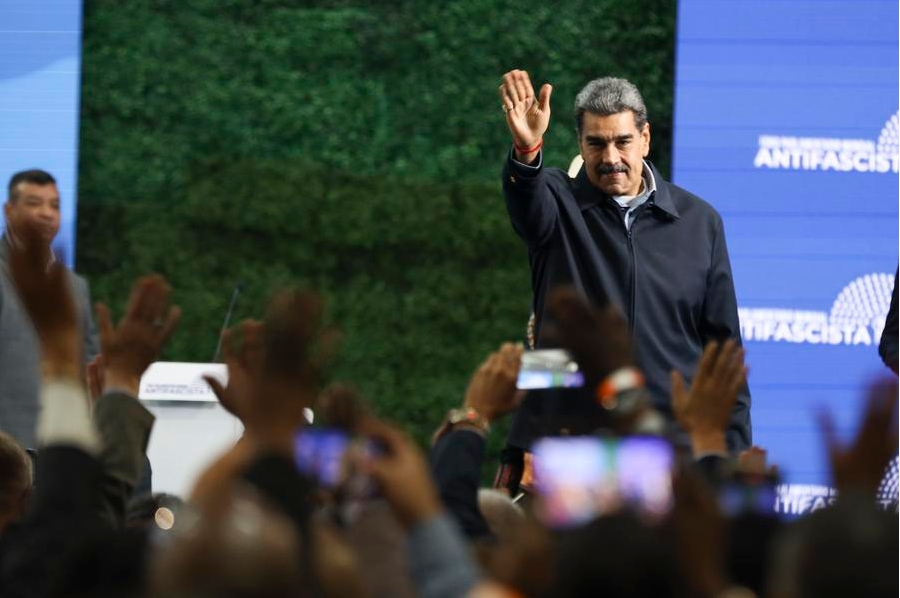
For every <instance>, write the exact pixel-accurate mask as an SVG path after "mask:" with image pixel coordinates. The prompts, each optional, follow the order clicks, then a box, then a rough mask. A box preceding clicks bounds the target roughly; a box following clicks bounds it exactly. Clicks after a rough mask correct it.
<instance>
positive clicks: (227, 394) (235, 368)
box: [203, 320, 264, 421]
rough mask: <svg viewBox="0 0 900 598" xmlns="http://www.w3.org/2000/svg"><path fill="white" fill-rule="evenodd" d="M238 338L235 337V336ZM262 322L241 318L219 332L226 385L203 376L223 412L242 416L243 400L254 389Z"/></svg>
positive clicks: (257, 379)
mask: <svg viewBox="0 0 900 598" xmlns="http://www.w3.org/2000/svg"><path fill="white" fill-rule="evenodd" d="M238 336H239V337H240V340H237V339H236V337H238ZM262 336H263V325H262V322H259V321H256V320H244V321H243V322H241V323H240V324H238V325H237V326H235V327H234V328H231V329H229V330H226V331H225V332H224V333H223V334H222V355H223V357H224V358H225V366H226V367H227V368H228V385H227V386H224V385H222V383H221V382H219V380H218V379H216V378H215V377H213V376H204V377H203V379H204V380H205V381H206V383H207V384H209V386H210V388H212V391H213V392H214V393H215V395H216V397H218V399H219V403H220V404H221V405H222V407H223V408H225V410H226V411H228V412H229V413H231V414H232V415H234V416H235V417H237V418H238V419H240V420H242V421H243V419H244V416H245V414H246V409H247V403H248V402H249V401H252V400H253V399H252V395H253V393H255V392H257V388H258V384H259V382H260V378H261V376H262V370H263V358H264V351H263V340H262Z"/></svg>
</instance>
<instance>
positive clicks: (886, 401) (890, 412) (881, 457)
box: [819, 379, 898, 495]
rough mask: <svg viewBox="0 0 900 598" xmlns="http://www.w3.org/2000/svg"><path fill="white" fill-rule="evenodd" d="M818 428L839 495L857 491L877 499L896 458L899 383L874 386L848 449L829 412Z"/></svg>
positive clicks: (823, 416) (870, 389) (880, 383)
mask: <svg viewBox="0 0 900 598" xmlns="http://www.w3.org/2000/svg"><path fill="white" fill-rule="evenodd" d="M819 426H820V428H821V430H822V435H823V436H824V438H825V444H826V447H827V449H828V456H829V459H830V461H831V476H832V479H833V481H834V485H835V486H836V487H837V489H838V492H839V493H844V492H847V491H850V490H855V491H859V492H864V493H866V494H872V495H874V493H875V491H876V490H877V489H878V485H879V483H880V482H881V479H882V477H883V476H884V470H885V468H886V467H887V465H888V463H889V462H890V461H891V459H893V458H894V456H896V455H897V440H898V438H897V381H896V380H891V379H882V380H879V381H877V382H875V383H873V384H872V386H871V387H870V388H869V396H868V400H867V401H866V406H865V408H864V410H863V414H862V424H861V425H860V427H859V430H857V432H856V437H855V438H853V439H852V440H851V441H850V442H849V443H848V444H847V445H842V443H841V442H840V441H839V440H838V438H837V433H836V432H835V428H834V421H833V420H832V418H831V414H830V413H829V412H827V411H824V412H822V413H821V414H820V415H819Z"/></svg>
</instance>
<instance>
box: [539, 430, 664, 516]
mask: <svg viewBox="0 0 900 598" xmlns="http://www.w3.org/2000/svg"><path fill="white" fill-rule="evenodd" d="M533 462H534V475H535V485H536V487H537V490H538V494H539V495H540V497H541V500H540V502H539V505H538V514H539V515H540V516H541V518H542V520H543V521H544V523H545V524H546V525H548V526H550V527H554V528H563V527H572V526H577V525H581V524H584V523H587V522H588V521H590V520H591V519H594V518H595V517H598V516H600V515H604V514H608V513H614V512H616V511H619V510H621V509H623V508H632V509H634V510H635V511H637V512H638V513H639V514H641V515H644V516H647V517H648V518H650V519H658V518H660V517H662V516H663V515H665V514H666V513H668V511H669V509H671V506H672V473H671V472H672V464H673V454H672V447H671V445H670V444H669V443H668V442H666V441H665V440H663V439H661V438H653V437H628V438H622V439H601V438H596V437H588V436H584V437H558V438H543V439H541V440H539V441H538V442H537V443H535V445H534V447H533Z"/></svg>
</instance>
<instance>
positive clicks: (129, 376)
mask: <svg viewBox="0 0 900 598" xmlns="http://www.w3.org/2000/svg"><path fill="white" fill-rule="evenodd" d="M171 293H172V287H170V286H169V283H167V282H166V279H165V278H163V277H162V276H160V275H159V274H150V275H148V276H143V277H141V278H139V279H138V280H137V281H136V282H135V283H134V286H132V288H131V296H130V297H129V298H128V306H127V307H126V308H125V315H124V316H123V317H122V319H121V320H120V321H119V324H118V326H113V323H112V317H111V315H110V312H109V308H108V307H106V305H104V304H102V303H98V304H97V305H96V308H95V311H96V314H97V328H98V330H99V332H100V350H101V353H102V355H103V361H104V365H105V368H104V369H105V375H104V381H103V385H104V389H108V388H118V389H122V390H126V391H128V392H129V393H131V394H133V395H134V396H137V393H138V388H139V386H140V380H141V376H142V375H143V374H144V371H145V370H146V369H147V368H148V367H149V366H150V364H151V363H153V362H154V361H156V359H157V358H158V357H159V354H160V352H161V351H162V349H163V347H164V346H165V345H166V343H167V342H168V340H169V337H171V336H172V333H173V332H175V328H176V327H177V326H178V321H179V319H180V318H181V309H180V308H179V307H177V306H174V305H170V304H169V297H170V295H171Z"/></svg>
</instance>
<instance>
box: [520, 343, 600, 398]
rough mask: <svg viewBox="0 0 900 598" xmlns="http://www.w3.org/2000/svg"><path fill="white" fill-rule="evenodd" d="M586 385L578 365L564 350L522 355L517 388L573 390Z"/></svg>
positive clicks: (549, 350) (537, 351) (528, 352)
mask: <svg viewBox="0 0 900 598" xmlns="http://www.w3.org/2000/svg"><path fill="white" fill-rule="evenodd" d="M583 385H584V376H583V375H582V373H581V371H580V370H579V369H578V364H577V363H575V361H574V360H573V359H572V356H571V355H569V352H568V351H566V350H564V349H538V350H535V351H527V352H525V353H523V354H522V367H521V369H520V370H519V377H518V379H517V380H516V388H519V389H522V390H534V389H539V388H573V387H578V386H583Z"/></svg>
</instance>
